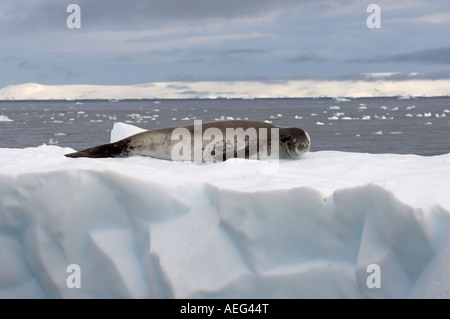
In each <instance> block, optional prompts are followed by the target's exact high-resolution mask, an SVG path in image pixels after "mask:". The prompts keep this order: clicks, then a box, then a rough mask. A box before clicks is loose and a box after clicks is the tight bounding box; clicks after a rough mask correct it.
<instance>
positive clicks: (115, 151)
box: [64, 140, 128, 158]
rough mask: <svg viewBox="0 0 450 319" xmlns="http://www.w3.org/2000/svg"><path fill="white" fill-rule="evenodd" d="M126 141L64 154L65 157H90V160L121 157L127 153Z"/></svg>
mask: <svg viewBox="0 0 450 319" xmlns="http://www.w3.org/2000/svg"><path fill="white" fill-rule="evenodd" d="M127 144H128V143H127V141H125V140H122V141H119V142H116V143H111V144H104V145H100V146H95V147H91V148H88V149H85V150H83V151H79V152H75V153H70V154H65V155H64V156H66V157H73V158H75V157H91V158H105V157H115V156H123V155H126V153H127V147H124V146H127Z"/></svg>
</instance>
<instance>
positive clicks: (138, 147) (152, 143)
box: [66, 120, 311, 161]
mask: <svg viewBox="0 0 450 319" xmlns="http://www.w3.org/2000/svg"><path fill="white" fill-rule="evenodd" d="M196 122H199V123H196ZM196 122H194V123H195V124H194V125H186V126H179V127H169V128H160V129H154V130H150V131H145V132H142V133H138V134H135V135H132V136H129V137H127V138H124V139H122V140H120V141H117V142H115V143H110V144H104V145H100V146H95V147H92V148H88V149H86V150H83V151H79V152H75V153H71V154H66V156H67V157H92V158H101V157H128V156H133V155H142V156H151V157H154V158H159V159H166V160H188V161H189V160H190V161H223V160H226V159H229V158H254V159H262V158H297V157H299V156H300V155H302V154H304V153H306V152H308V151H309V147H310V143H311V140H310V137H309V134H308V133H307V132H306V131H304V130H303V129H301V128H296V127H282V126H277V125H274V124H269V123H265V122H258V121H246V120H228V121H218V122H209V123H203V124H202V123H201V121H196ZM180 137H181V139H180Z"/></svg>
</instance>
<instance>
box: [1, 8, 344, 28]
mask: <svg viewBox="0 0 450 319" xmlns="http://www.w3.org/2000/svg"><path fill="white" fill-rule="evenodd" d="M351 2H353V0H341V1H340V2H339V3H341V4H346V3H351ZM71 3H76V4H78V5H79V6H80V8H81V21H82V28H93V29H94V28H95V29H110V30H114V29H118V30H124V29H142V28H148V27H156V26H158V27H160V26H162V25H165V24H168V23H173V22H186V21H201V20H203V19H216V18H223V19H231V18H240V17H250V18H255V17H258V16H261V15H262V14H265V13H270V12H273V11H275V10H276V11H290V10H292V9H295V8H300V7H302V6H304V5H310V4H313V5H320V4H327V3H328V4H330V3H331V2H330V1H329V0H315V1H314V0H128V1H123V0H95V1H92V0H40V1H30V0H14V1H12V0H2V4H0V14H1V16H0V26H1V29H4V28H6V27H8V28H9V29H17V30H22V29H24V30H26V31H31V30H36V29H42V28H54V27H65V25H66V19H67V17H68V15H69V13H67V12H66V8H67V6H68V5H69V4H71ZM1 17H5V18H7V19H2V18H1ZM5 21H6V22H5Z"/></svg>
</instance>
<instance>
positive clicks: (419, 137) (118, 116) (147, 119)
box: [0, 97, 450, 155]
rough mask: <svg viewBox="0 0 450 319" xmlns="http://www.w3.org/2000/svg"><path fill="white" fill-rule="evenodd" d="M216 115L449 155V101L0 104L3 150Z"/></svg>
mask: <svg viewBox="0 0 450 319" xmlns="http://www.w3.org/2000/svg"><path fill="white" fill-rule="evenodd" d="M195 119H197V120H202V121H203V122H209V121H217V120H221V119H249V120H259V121H269V122H271V123H273V124H277V125H282V126H297V127H301V128H303V129H305V130H306V131H307V132H308V133H309V134H310V136H311V140H312V145H311V151H321V150H336V151H349V152H368V153H397V154H417V155H439V154H446V153H449V152H450V98H448V97H430V98H425V97H423V98H414V99H399V98H395V97H394V98H360V99H349V100H343V99H337V100H336V99H330V98H318V99H230V100H228V99H217V100H122V101H109V100H82V101H0V148H26V147H36V146H39V145H42V144H44V143H45V144H54V145H59V146H63V147H71V148H73V149H76V150H80V149H84V148H88V147H92V146H95V145H99V144H104V143H109V138H110V131H111V129H112V127H113V125H114V122H125V123H129V124H132V125H136V126H139V127H141V128H144V129H154V128H160V127H169V126H180V125H189V124H193V123H194V120H195Z"/></svg>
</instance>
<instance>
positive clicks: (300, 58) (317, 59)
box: [284, 52, 329, 63]
mask: <svg viewBox="0 0 450 319" xmlns="http://www.w3.org/2000/svg"><path fill="white" fill-rule="evenodd" d="M328 61H329V59H328V58H324V57H321V56H318V55H316V54H314V53H311V52H309V53H303V54H300V55H297V56H294V57H292V58H288V59H285V60H284V62H289V63H305V62H312V63H323V62H328Z"/></svg>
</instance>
